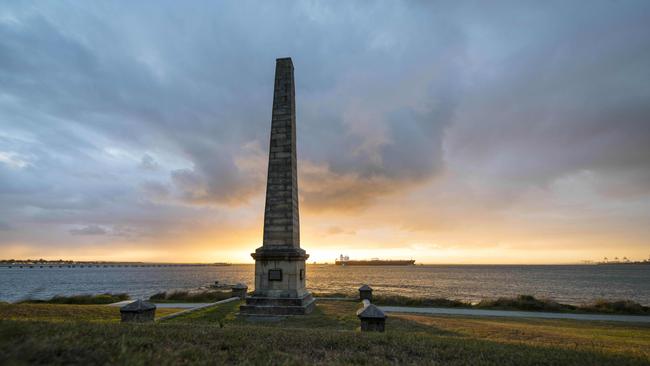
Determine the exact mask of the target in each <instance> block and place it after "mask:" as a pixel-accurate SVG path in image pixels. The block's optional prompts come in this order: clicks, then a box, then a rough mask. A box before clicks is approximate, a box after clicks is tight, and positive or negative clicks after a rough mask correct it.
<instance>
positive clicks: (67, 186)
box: [0, 1, 650, 243]
mask: <svg viewBox="0 0 650 366" xmlns="http://www.w3.org/2000/svg"><path fill="white" fill-rule="evenodd" d="M125 9H128V10H126V11H125ZM649 9H650V6H649V5H648V4H647V3H646V2H643V1H640V2H634V1H628V2H623V3H613V2H609V1H595V2H590V5H589V7H588V9H587V8H586V7H585V6H584V4H581V3H577V2H575V3H562V4H558V3H523V2H507V1H506V2H501V3H498V4H490V5H482V4H477V3H464V4H463V3H460V2H426V3H415V2H391V3H383V2H367V3H363V4H359V3H337V4H331V3H327V2H295V3H294V2H280V3H273V4H270V3H269V4H266V3H264V2H258V3H253V2H246V1H244V2H237V3H232V4H212V3H201V2H197V3H195V4H193V6H181V5H180V4H177V3H175V2H166V1H162V2H142V3H137V4H132V3H129V4H126V3H119V2H118V3H108V4H102V5H101V6H98V5H97V4H92V5H91V4H74V5H71V4H67V3H48V4H43V3H38V2H34V3H31V4H25V3H11V4H3V6H2V9H1V11H0V85H2V93H1V94H0V217H2V218H3V222H5V224H6V225H9V226H10V227H12V228H13V227H16V228H21V230H12V232H16V231H18V232H19V233H22V234H20V235H23V237H22V238H21V237H20V235H18V234H15V235H14V234H12V236H11V237H9V236H8V235H4V234H3V237H2V238H0V243H2V241H3V240H6V241H9V240H12V242H21V241H23V240H27V241H29V240H36V239H34V236H33V235H37V234H30V233H38V232H40V231H38V230H32V231H30V230H29V229H28V228H33V227H35V226H37V225H52V226H55V227H58V228H59V229H60V230H61V231H63V232H64V233H67V228H69V227H70V226H71V225H72V226H75V227H77V226H78V228H77V229H73V230H83V229H84V228H92V226H91V225H97V226H96V228H104V229H105V230H107V232H106V233H111V234H114V235H113V236H123V237H126V236H128V237H134V238H139V237H146V236H154V235H177V234H178V235H181V234H182V233H183V232H185V231H193V230H194V229H193V228H196V227H197V226H202V227H203V226H205V227H212V226H213V225H214V220H222V221H225V219H226V218H232V219H233V220H235V219H241V218H242V217H245V219H246V220H249V221H252V220H255V219H257V216H255V214H252V213H250V214H244V213H242V210H244V209H245V208H246V207H249V206H250V207H251V210H257V209H259V207H258V206H260V205H262V204H263V199H261V195H262V194H263V192H264V179H265V169H266V152H267V149H268V132H269V128H270V115H271V98H272V83H273V70H274V60H275V58H276V57H282V56H292V57H293V60H294V64H295V66H296V81H297V97H298V148H299V151H298V154H299V158H300V166H299V171H300V188H301V198H302V204H303V205H302V206H301V207H302V208H303V209H305V210H307V211H309V212H311V213H316V212H321V211H328V210H329V211H337V210H339V211H346V210H360V209H370V208H371V207H372V206H373V204H376V203H377V202H378V201H380V200H381V199H382V198H384V197H390V196H394V195H400V194H407V193H408V192H409V191H410V190H412V189H414V188H415V187H420V186H423V185H426V184H431V182H433V181H435V180H436V178H440V177H442V176H445V177H446V178H447V179H456V180H457V181H456V182H451V183H450V182H448V183H447V185H446V186H445V187H446V189H449V191H448V193H447V196H449V195H454V197H459V199H462V200H468V201H472V200H476V204H477V205H484V206H490V205H492V204H493V203H494V205H495V206H508V205H509V204H511V203H513V202H515V201H516V200H517V197H519V195H520V194H521V193H522V192H527V190H528V189H530V187H536V188H539V187H542V188H548V187H552V186H553V184H554V183H556V182H557V181H558V180H561V179H563V178H566V177H570V176H573V175H579V174H582V173H584V172H589V173H590V174H592V177H594V178H593V180H594V183H593V184H594V186H596V187H597V192H599V194H600V195H602V199H603V200H611V202H619V201H621V202H623V201H625V202H628V201H629V200H633V199H638V198H639V197H647V195H648V194H650V165H649V162H650V155H649V153H648V152H649V151H650V149H648V148H647V146H649V145H650V140H649V136H650V129H649V128H650V127H649V126H650V124H648V122H647V121H648V120H650V109H649V108H648V105H650V103H649V102H650V82H649V81H650V71H649V70H650V69H649V68H648V67H647V65H648V64H650V44H649V42H650V41H649V40H650V27H648V26H647V24H649V23H650V12H649ZM449 187H452V188H453V189H452V188H449ZM440 195H444V193H440ZM427 203H430V204H431V205H433V204H434V203H435V199H434V198H431V201H430V202H424V204H427ZM471 203H472V204H474V203H475V202H474V201H472V202H471ZM465 204H466V202H465V203H464V204H463V207H465ZM470 206H471V205H470ZM448 209H451V208H448ZM251 212H252V211H251ZM255 212H257V211H255ZM635 212H636V211H635ZM440 216H441V217H440V220H443V218H442V216H444V213H441V214H440ZM253 217H254V218H253ZM79 225H81V226H79ZM70 233H72V231H70ZM16 235H17V236H16ZM38 235H41V234H38ZM106 236H111V235H106ZM7 238H9V239H7Z"/></svg>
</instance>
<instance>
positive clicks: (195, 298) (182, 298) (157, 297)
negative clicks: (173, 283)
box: [149, 290, 232, 303]
mask: <svg viewBox="0 0 650 366" xmlns="http://www.w3.org/2000/svg"><path fill="white" fill-rule="evenodd" d="M230 297H232V292H231V291H214V290H204V291H184V290H176V291H166V292H158V293H157V294H154V295H152V296H151V297H149V301H151V302H157V303H165V302H217V301H220V300H225V299H228V298H230Z"/></svg>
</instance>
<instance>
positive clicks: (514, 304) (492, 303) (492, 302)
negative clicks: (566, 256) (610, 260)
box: [315, 293, 650, 315]
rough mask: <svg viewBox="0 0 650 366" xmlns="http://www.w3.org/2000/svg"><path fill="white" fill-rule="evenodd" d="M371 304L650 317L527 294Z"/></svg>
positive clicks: (382, 299)
mask: <svg viewBox="0 0 650 366" xmlns="http://www.w3.org/2000/svg"><path fill="white" fill-rule="evenodd" d="M315 296H316V297H325V298H327V297H329V298H341V299H344V298H346V299H349V300H350V301H352V300H355V299H356V298H357V297H355V296H354V294H352V293H317V294H315ZM372 302H373V303H374V304H376V305H384V306H415V307H441V308H468V309H485V310H518V311H547V312H562V313H603V314H628V315H650V307H648V306H644V305H641V304H639V303H637V302H634V301H630V300H596V301H594V302H590V303H584V304H580V305H569V304H562V303H558V302H556V301H554V300H551V299H539V298H536V297H534V296H531V295H519V296H517V297H499V298H496V299H485V300H481V301H479V302H478V303H471V302H468V301H461V300H451V299H445V298H428V297H409V296H402V295H373V300H372Z"/></svg>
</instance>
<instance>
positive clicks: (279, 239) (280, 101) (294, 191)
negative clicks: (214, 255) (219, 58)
mask: <svg viewBox="0 0 650 366" xmlns="http://www.w3.org/2000/svg"><path fill="white" fill-rule="evenodd" d="M251 256H252V257H253V258H254V259H255V291H254V292H253V295H252V296H250V297H248V298H247V299H246V305H242V306H241V307H240V313H242V314H249V315H299V314H307V313H309V312H311V311H312V310H313V308H314V299H313V297H312V296H311V293H309V291H307V289H306V288H305V276H306V271H305V270H306V268H305V260H306V259H307V258H309V255H308V254H307V253H306V252H305V250H303V249H301V248H300V220H299V214H298V172H297V159H296V91H295V86H294V79H293V62H291V58H279V59H277V60H276V63H275V87H274V92H273V114H272V117H271V147H270V150H269V170H268V177H267V182H266V207H265V209H264V239H263V242H262V246H261V247H259V248H257V250H255V253H252V254H251Z"/></svg>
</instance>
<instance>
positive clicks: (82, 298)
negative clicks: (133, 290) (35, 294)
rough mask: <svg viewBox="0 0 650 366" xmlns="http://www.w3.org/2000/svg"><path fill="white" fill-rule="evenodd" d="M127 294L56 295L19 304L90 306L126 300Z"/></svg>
mask: <svg viewBox="0 0 650 366" xmlns="http://www.w3.org/2000/svg"><path fill="white" fill-rule="evenodd" d="M128 299H129V295H128V294H124V293H122V294H111V293H105V294H99V295H72V296H62V295H57V296H54V297H52V298H50V299H47V300H41V299H27V300H22V301H20V302H21V303H29V304H71V305H90V304H100V305H101V304H112V303H115V302H120V301H124V300H128Z"/></svg>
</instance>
